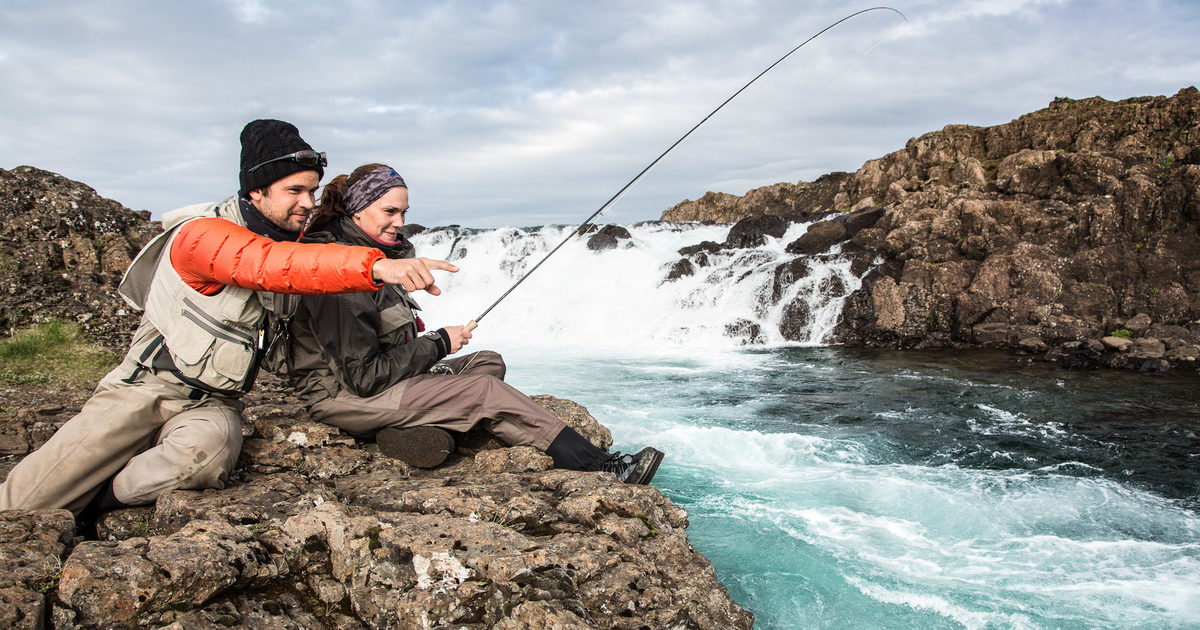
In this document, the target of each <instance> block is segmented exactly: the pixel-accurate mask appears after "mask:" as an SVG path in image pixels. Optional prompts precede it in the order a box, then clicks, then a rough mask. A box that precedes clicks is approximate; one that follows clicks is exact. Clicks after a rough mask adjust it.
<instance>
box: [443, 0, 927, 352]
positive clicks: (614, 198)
mask: <svg viewBox="0 0 1200 630" xmlns="http://www.w3.org/2000/svg"><path fill="white" fill-rule="evenodd" d="M871 11H891V12H892V13H895V14H896V15H899V16H900V17H901V18H902V19H904V20H905V21H908V18H907V17H904V14H903V13H901V12H899V11H897V10H896V9H893V8H892V7H889V6H878V7H871V8H869V9H862V10H861V11H855V12H854V13H851V14H850V15H847V16H846V17H844V18H842V19H840V20H838V21H836V22H834V23H833V24H830V25H829V26H826V27H825V28H823V29H821V30H820V31H817V33H816V34H815V35H813V36H812V37H809V38H808V39H806V40H804V41H803V42H801V43H800V45H799V46H796V47H795V48H793V49H791V50H790V51H788V52H787V54H785V55H784V56H782V57H780V58H779V59H777V60H776V61H775V63H773V64H771V65H769V66H767V67H766V69H765V70H763V71H762V72H759V73H758V74H757V75H755V77H754V78H753V79H750V80H749V81H747V82H746V84H745V85H743V86H742V87H741V88H739V89H738V91H736V92H734V93H733V94H732V95H730V97H729V98H727V99H725V101H724V102H722V103H721V104H720V105H717V108H716V109H714V110H712V111H711V112H709V114H708V115H707V116H705V117H704V118H703V119H701V120H700V122H698V123H696V125H695V126H693V127H692V128H691V129H689V130H688V132H687V133H685V134H683V135H682V136H680V137H679V139H678V140H676V141H675V142H674V143H672V144H671V146H669V147H667V150H666V151H663V152H662V153H661V154H659V156H658V157H656V158H654V161H652V162H650V163H649V164H647V165H646V168H643V169H642V170H641V172H639V173H638V174H637V175H635V176H634V178H633V179H631V180H629V182H628V183H626V184H625V185H624V186H622V187H621V189H620V190H618V191H617V193H616V194H615V195H613V196H612V197H610V198H609V199H608V201H606V202H604V205H602V206H600V208H599V209H598V210H596V211H595V212H593V213H592V214H591V216H589V217H588V218H586V219H584V220H583V223H580V224H579V226H578V227H576V228H575V230H574V231H572V232H571V233H570V234H568V235H567V237H566V238H564V239H563V240H562V242H561V243H559V244H558V245H555V246H554V249H551V250H550V251H549V252H548V253H547V254H546V255H545V256H543V257H542V259H541V260H539V261H538V262H537V264H536V265H534V266H533V267H531V268H530V269H529V270H528V271H526V272H525V273H524V274H523V275H522V276H521V277H520V278H518V279H517V281H516V282H514V283H513V285H512V286H511V287H509V288H508V290H507V291H505V292H504V293H503V294H502V295H501V296H500V297H498V298H496V301H495V302H492V304H491V305H490V306H488V307H487V308H486V309H484V311H483V312H482V313H480V314H479V317H476V318H475V319H473V320H471V321H469V322H467V325H466V326H465V328H466V329H467V331H472V330H475V328H476V327H477V326H479V320H481V319H483V318H484V317H485V316H486V315H487V314H488V313H490V312H492V309H494V308H496V305H498V304H500V302H502V301H504V298H506V297H508V295H509V294H510V293H512V292H513V290H514V289H516V288H517V287H518V286H520V285H521V283H522V282H524V281H525V279H526V278H528V277H529V276H530V275H531V274H532V273H533V272H534V271H537V268H538V267H541V266H542V263H544V262H546V261H547V260H549V258H550V257H551V256H553V255H554V253H555V252H557V251H558V250H559V249H560V248H562V246H563V245H566V244H567V241H569V240H571V238H572V237H574V236H575V235H576V234H579V233H580V232H581V231H582V230H583V229H584V228H586V227H587V226H588V225H589V224H591V222H592V219H595V218H596V217H597V216H599V215H600V213H601V212H604V211H605V210H606V209H607V208H608V207H609V206H611V205H612V204H613V203H616V201H617V200H618V199H620V198H621V197H622V196H624V195H625V193H626V192H627V191H628V190H629V189H630V188H631V187H632V186H633V185H634V184H635V183H637V181H638V180H640V179H641V178H642V177H643V176H645V175H646V173H649V172H650V169H652V168H654V167H655V165H657V164H658V163H659V161H660V160H662V159H663V158H664V157H666V156H667V154H668V153H670V152H671V151H673V150H674V149H675V147H677V146H679V145H680V144H681V143H682V142H683V141H684V140H686V139H687V137H688V136H690V135H692V132H694V131H696V130H697V129H699V128H700V127H701V125H703V124H704V123H706V122H708V119H709V118H712V117H713V116H714V115H716V113H717V112H719V111H721V109H722V108H723V107H725V106H726V105H728V104H729V102H730V101H732V100H733V99H735V98H737V96H738V95H739V94H741V93H742V92H745V91H746V89H747V88H749V87H750V86H751V85H753V84H754V82H755V81H758V80H759V79H760V78H762V76H763V75H765V74H766V73H768V72H770V71H771V70H772V69H773V68H775V66H778V65H779V64H781V63H783V60H785V59H787V58H788V57H791V56H792V53H794V52H796V51H797V50H800V49H801V48H804V46H805V44H808V43H809V42H811V41H812V40H814V39H816V38H818V37H820V36H821V35H822V34H824V33H825V32H826V31H828V30H829V29H832V28H833V27H835V26H837V25H838V24H841V23H842V22H845V21H847V20H849V19H851V18H854V17H856V16H859V15H862V14H864V13H869V12H871Z"/></svg>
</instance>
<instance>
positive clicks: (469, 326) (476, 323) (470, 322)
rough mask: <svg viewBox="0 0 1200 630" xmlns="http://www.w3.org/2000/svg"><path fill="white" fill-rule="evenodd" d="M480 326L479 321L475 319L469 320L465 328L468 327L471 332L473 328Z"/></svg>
mask: <svg viewBox="0 0 1200 630" xmlns="http://www.w3.org/2000/svg"><path fill="white" fill-rule="evenodd" d="M478 327H479V322H476V321H475V320H473V319H472V320H471V321H469V322H467V325H466V326H463V328H464V329H466V331H467V332H471V331H472V330H475V329H476V328H478Z"/></svg>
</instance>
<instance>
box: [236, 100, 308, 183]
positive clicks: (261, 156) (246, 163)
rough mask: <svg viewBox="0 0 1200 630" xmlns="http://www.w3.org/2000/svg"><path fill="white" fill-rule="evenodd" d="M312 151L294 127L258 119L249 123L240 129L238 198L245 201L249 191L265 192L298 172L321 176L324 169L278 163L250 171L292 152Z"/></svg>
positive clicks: (289, 161) (285, 123)
mask: <svg viewBox="0 0 1200 630" xmlns="http://www.w3.org/2000/svg"><path fill="white" fill-rule="evenodd" d="M305 149H307V150H309V151H311V150H312V147H311V146H310V145H309V144H308V143H307V142H305V141H304V138H301V137H300V131H299V130H298V129H296V126H295V125H293V124H291V123H288V122H284V121H282V120H271V119H260V120H252V121H250V122H249V123H248V124H247V125H246V126H245V128H243V129H242V168H241V171H240V173H239V179H240V181H241V185H242V188H241V190H240V191H239V192H240V194H241V195H242V196H243V197H245V196H247V195H249V194H250V191H251V190H257V189H259V188H266V187H268V186H270V185H271V184H273V183H275V182H276V181H279V180H280V179H283V178H284V177H287V176H288V175H291V174H292V173H298V172H300V171H316V172H317V177H318V178H320V177H324V176H325V169H323V168H321V167H320V166H304V165H302V164H300V163H298V162H295V161H293V160H279V161H278V162H271V163H270V164H266V165H263V166H262V167H260V168H259V169H257V170H255V171H254V172H253V173H251V172H249V171H250V169H251V168H254V167H255V166H257V165H259V164H262V163H263V162H266V161H267V160H270V159H272V158H277V157H280V156H283V155H288V154H290V153H295V152H296V151H303V150H305Z"/></svg>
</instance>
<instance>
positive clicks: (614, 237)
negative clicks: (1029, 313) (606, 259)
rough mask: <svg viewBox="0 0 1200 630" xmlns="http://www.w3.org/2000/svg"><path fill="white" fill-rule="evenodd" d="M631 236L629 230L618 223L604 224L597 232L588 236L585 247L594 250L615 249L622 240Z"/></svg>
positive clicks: (626, 239)
mask: <svg viewBox="0 0 1200 630" xmlns="http://www.w3.org/2000/svg"><path fill="white" fill-rule="evenodd" d="M631 238H633V236H632V235H631V234H630V233H629V230H627V229H625V228H623V227H621V226H619V225H606V226H604V227H603V228H600V230H599V231H598V232H596V233H595V234H593V235H591V236H590V237H588V240H587V248H588V249H590V250H592V251H594V252H602V251H604V250H608V249H616V248H617V247H619V246H620V245H621V242H622V241H628V240H629V239H631Z"/></svg>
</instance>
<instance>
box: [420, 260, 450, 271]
mask: <svg viewBox="0 0 1200 630" xmlns="http://www.w3.org/2000/svg"><path fill="white" fill-rule="evenodd" d="M421 260H423V261H425V266H426V267H428V268H430V269H441V270H442V271H451V272H454V271H458V265H452V264H450V263H448V262H446V261H444V260H436V259H433V258H422V259H421Z"/></svg>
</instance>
